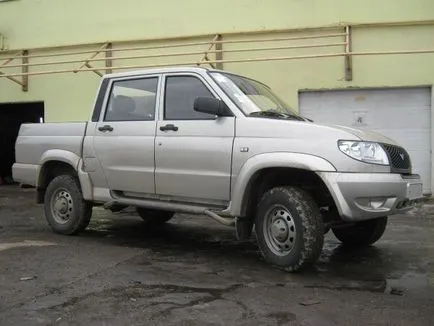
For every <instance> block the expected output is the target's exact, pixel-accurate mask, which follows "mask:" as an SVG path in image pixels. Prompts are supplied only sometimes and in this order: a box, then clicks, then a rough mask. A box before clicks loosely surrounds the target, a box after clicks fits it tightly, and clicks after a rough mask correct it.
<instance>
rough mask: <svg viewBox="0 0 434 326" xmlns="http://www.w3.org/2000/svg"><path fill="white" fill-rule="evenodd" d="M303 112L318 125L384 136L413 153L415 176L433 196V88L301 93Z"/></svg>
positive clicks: (411, 155) (300, 99)
mask: <svg viewBox="0 0 434 326" xmlns="http://www.w3.org/2000/svg"><path fill="white" fill-rule="evenodd" d="M299 106H300V113H301V114H302V115H303V116H305V117H307V118H310V119H313V120H314V121H315V122H319V123H328V124H339V125H345V126H351V127H356V128H361V129H368V130H372V131H376V132H379V133H382V134H383V135H385V136H387V137H389V138H392V139H394V140H395V141H396V142H398V143H399V144H400V145H401V146H403V147H404V148H405V149H406V150H407V151H408V153H409V154H410V157H411V160H412V165H413V173H418V174H420V175H421V177H422V179H423V183H424V192H425V193H431V89H430V88H429V87H415V88H391V89H358V90H339V91H334V90H332V91H329V90H327V91H309V92H301V93H300V98H299Z"/></svg>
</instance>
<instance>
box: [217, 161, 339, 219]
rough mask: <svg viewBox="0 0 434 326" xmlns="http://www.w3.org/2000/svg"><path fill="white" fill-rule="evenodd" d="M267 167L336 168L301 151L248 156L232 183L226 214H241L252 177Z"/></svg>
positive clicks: (321, 169) (329, 170) (333, 169)
mask: <svg viewBox="0 0 434 326" xmlns="http://www.w3.org/2000/svg"><path fill="white" fill-rule="evenodd" d="M267 168H296V169H303V170H307V171H313V172H319V171H322V172H325V171H328V172H334V171H336V168H335V167H334V166H333V165H332V164H331V163H330V162H329V161H327V160H325V159H323V158H321V157H318V156H314V155H310V154H302V153H266V154H258V155H255V156H253V157H251V158H249V159H248V160H247V161H246V162H245V163H244V165H243V166H242V167H241V169H240V172H239V173H238V176H237V177H236V178H234V182H233V184H232V191H231V193H232V198H231V204H230V206H229V208H228V209H227V211H226V212H225V213H227V214H228V215H231V216H241V215H242V213H243V199H244V197H245V194H246V191H248V187H249V183H250V181H251V180H252V177H253V176H254V175H255V174H256V173H257V172H259V171H261V170H263V169H267Z"/></svg>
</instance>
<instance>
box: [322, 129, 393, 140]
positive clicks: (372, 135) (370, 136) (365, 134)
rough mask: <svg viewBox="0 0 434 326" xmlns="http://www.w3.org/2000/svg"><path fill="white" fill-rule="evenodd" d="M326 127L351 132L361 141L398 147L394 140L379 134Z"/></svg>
mask: <svg viewBox="0 0 434 326" xmlns="http://www.w3.org/2000/svg"><path fill="white" fill-rule="evenodd" d="M324 126H327V127H329V128H334V129H338V130H342V131H346V132H349V133H351V134H353V135H354V136H356V137H358V138H360V139H361V140H365V141H372V142H379V143H387V144H392V145H397V144H396V142H395V141H394V140H393V139H390V138H388V137H386V136H384V135H382V134H379V133H377V132H373V131H367V130H362V129H356V128H351V127H346V126H341V125H324Z"/></svg>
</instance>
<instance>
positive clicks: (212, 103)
mask: <svg viewBox="0 0 434 326" xmlns="http://www.w3.org/2000/svg"><path fill="white" fill-rule="evenodd" d="M194 110H195V111H197V112H202V113H207V114H212V115H216V116H219V117H228V116H232V112H230V110H229V108H228V107H227V106H226V104H225V103H224V102H223V101H222V100H219V99H216V98H214V97H197V98H196V100H195V101H194Z"/></svg>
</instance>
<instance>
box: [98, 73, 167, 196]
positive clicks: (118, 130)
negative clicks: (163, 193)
mask: <svg viewBox="0 0 434 326" xmlns="http://www.w3.org/2000/svg"><path fill="white" fill-rule="evenodd" d="M159 82H160V76H159V75H153V76H146V77H140V78H137V77H135V78H133V79H132V78H129V79H119V80H114V81H113V82H112V84H111V88H110V94H109V98H108V100H107V105H106V108H105V110H103V114H102V115H101V117H100V119H99V121H98V122H97V123H96V124H95V125H96V126H95V131H94V137H93V141H94V149H95V152H96V157H97V159H98V160H99V162H100V163H101V165H102V167H103V170H104V174H105V178H106V180H107V184H108V186H109V189H110V190H116V191H122V192H125V195H134V194H155V180H154V170H155V155H154V141H155V128H156V119H155V116H156V108H157V106H158V96H157V95H158V91H159Z"/></svg>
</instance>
